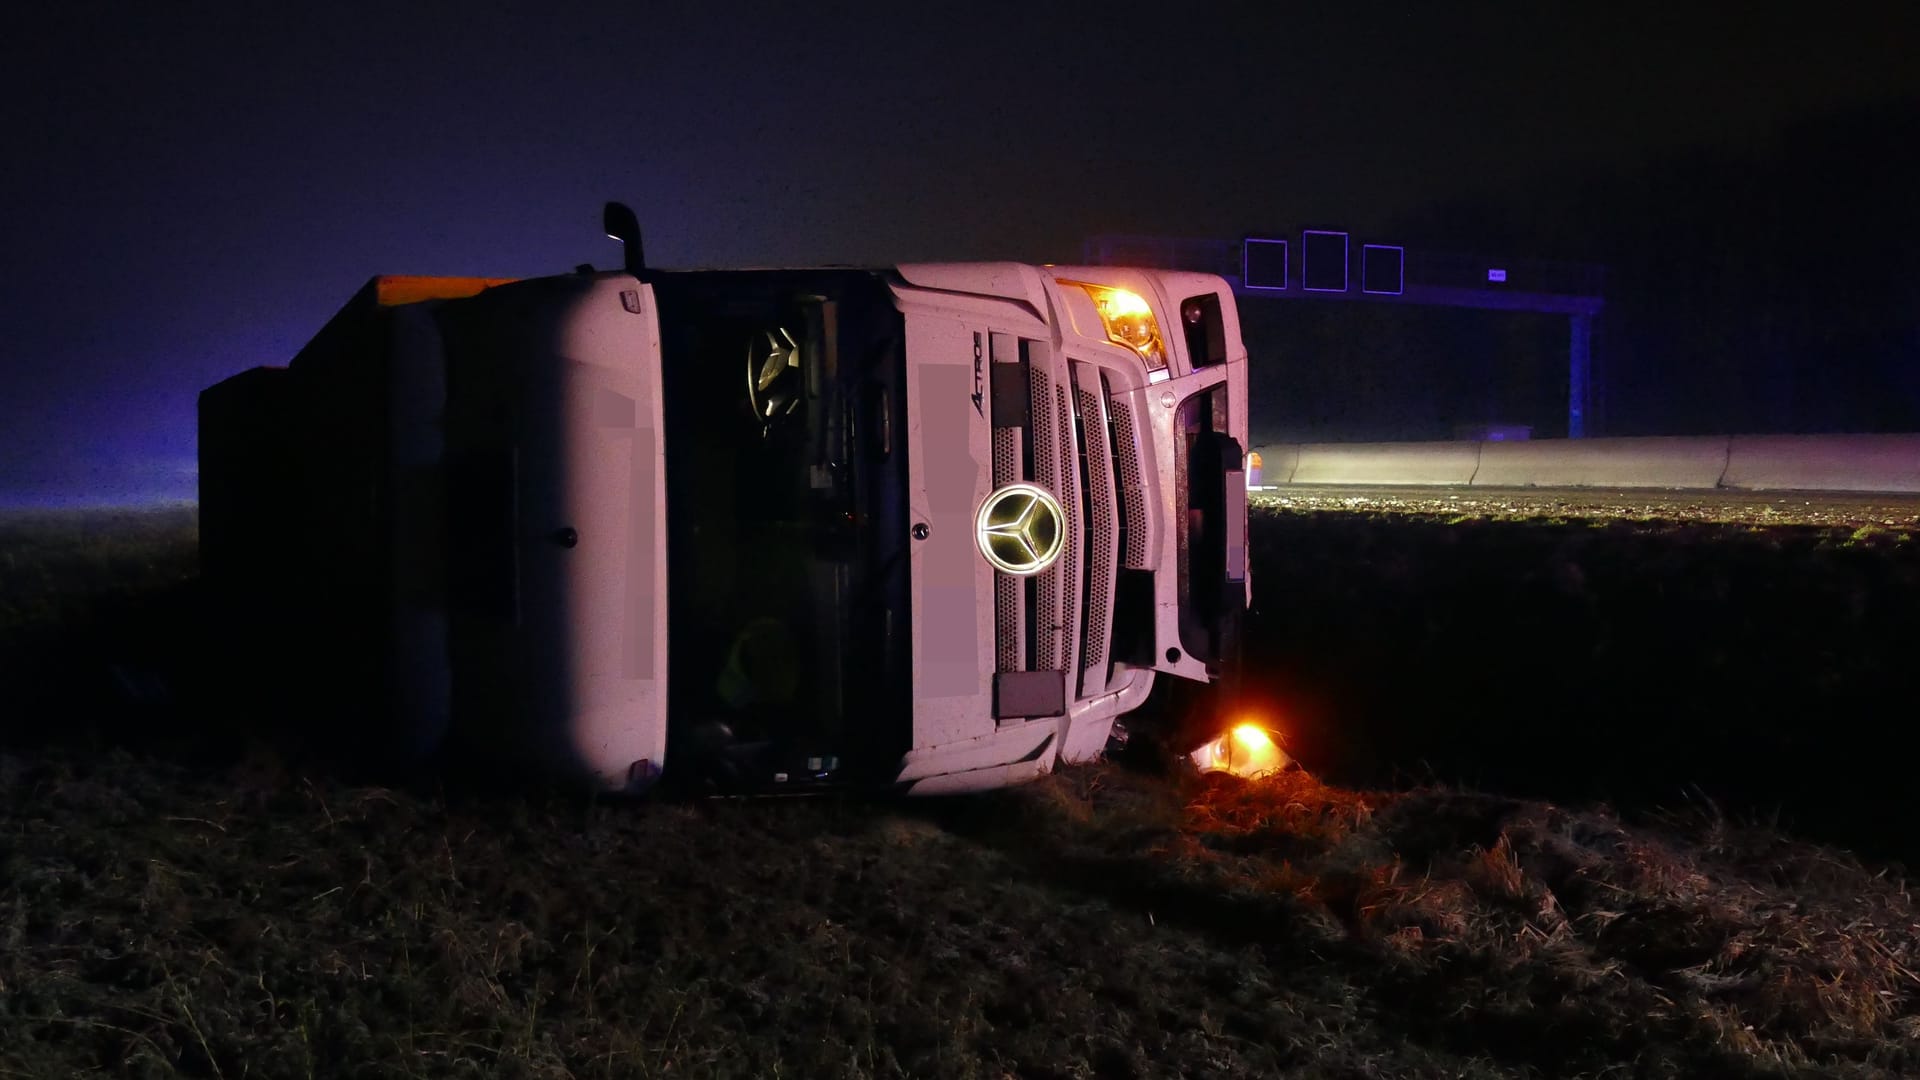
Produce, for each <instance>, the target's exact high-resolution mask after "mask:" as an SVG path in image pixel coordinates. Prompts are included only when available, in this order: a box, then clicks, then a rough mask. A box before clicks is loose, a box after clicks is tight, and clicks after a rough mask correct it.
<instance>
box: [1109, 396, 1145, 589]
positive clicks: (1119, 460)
mask: <svg viewBox="0 0 1920 1080" xmlns="http://www.w3.org/2000/svg"><path fill="white" fill-rule="evenodd" d="M1107 407H1108V408H1109V409H1110V410H1112V414H1113V448H1114V457H1115V460H1114V463H1113V471H1114V475H1115V479H1116V481H1117V483H1118V486H1119V490H1120V503H1121V517H1122V519H1123V520H1124V521H1126V523H1127V529H1126V533H1125V535H1123V536H1122V537H1121V548H1120V565H1122V566H1124V567H1126V568H1127V569H1129V570H1145V569H1147V568H1148V565H1149V564H1148V555H1147V488H1146V479H1145V478H1144V477H1143V476H1141V474H1140V431H1139V429H1138V428H1135V427H1134V426H1133V408H1132V406H1130V405H1128V404H1127V403H1126V401H1124V400H1122V399H1120V398H1113V399H1110V400H1109V401H1108V402H1107Z"/></svg>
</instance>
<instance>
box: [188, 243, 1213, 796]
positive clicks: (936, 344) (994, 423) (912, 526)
mask: <svg viewBox="0 0 1920 1080" xmlns="http://www.w3.org/2000/svg"><path fill="white" fill-rule="evenodd" d="M636 249H637V239H636V240H634V241H630V258H629V265H628V266H627V267H626V268H625V269H622V270H619V271H605V272H601V271H591V270H588V269H586V268H583V269H582V270H581V271H578V272H575V273H573V274H566V275H556V276H553V277H547V278H538V279H531V280H522V281H503V280H498V279H472V278H463V279H419V278H379V279H375V280H374V281H373V282H371V283H370V284H369V285H368V286H367V288H365V289H363V290H362V291H361V292H360V293H359V294H358V295H356V297H355V298H354V300H353V301H351V302H350V303H349V304H348V305H347V307H346V308H345V309H343V310H342V311H341V313H340V314H339V315H337V316H336V317H335V318H334V319H333V320H332V321H330V322H329V323H328V325H327V326H326V327H325V328H323V329H322V331H321V332H320V334H319V335H317V336H316V337H315V339H314V341H313V342H312V343H310V344H309V345H308V346H307V347H306V348H305V349H303V350H302V351H301V352H300V354H298V355H297V356H296V357H295V358H294V359H293V362H292V363H291V364H290V365H289V366H288V367H287V368H282V369H256V370H255V371H253V372H248V373H244V374H242V375H239V376H236V377H234V378H233V379H229V380H227V381H225V382H223V383H220V384H218V385H216V386H214V387H211V388H209V389H208V390H207V391H205V392H204V393H203V394H202V397H201V456H202V461H201V483H202V546H203V565H204V568H205V571H206V574H207V577H208V579H209V583H210V585H212V586H213V588H214V590H215V592H216V594H217V595H218V596H220V597H221V598H222V600H223V603H224V604H225V614H224V616H223V621H224V622H225V623H226V624H227V625H229V626H231V627H233V628H235V630H236V634H235V649H236V655H244V656H245V658H246V662H245V665H244V666H245V667H246V668H247V669H248V670H249V671H253V672H256V673H258V674H260V675H261V676H262V677H261V678H259V679H257V680H256V681H255V683H254V684H253V685H254V686H255V687H256V688H257V690H258V692H259V693H261V694H263V695H264V694H271V693H274V692H275V690H276V688H277V689H278V690H279V691H281V692H282V693H284V691H285V690H286V689H288V688H299V690H300V692H299V693H297V694H295V695H290V696H291V697H293V698H295V699H297V701H298V708H299V711H300V712H301V713H302V714H303V716H304V717H305V722H306V723H307V724H309V725H311V726H314V727H318V728H323V729H327V730H330V731H332V732H334V733H335V734H336V735H340V736H346V737H347V741H348V742H349V743H350V744H351V745H353V746H356V747H360V748H362V750H361V751H356V752H364V753H366V754H369V755H374V754H379V755H390V756H398V757H408V756H417V755H420V754H423V753H431V752H432V751H434V750H436V749H438V748H440V747H442V746H445V745H448V744H455V745H459V746H463V747H466V748H468V749H472V750H475V751H477V752H479V753H481V754H482V755H484V756H487V757H489V758H492V759H494V760H495V761H500V762H506V763H509V764H510V765H511V766H512V767H513V768H515V769H517V770H522V771H525V772H527V773H530V774H536V775H539V776H541V777H546V778H557V779H562V780H566V781H569V782H573V783H583V784H585V785H587V786H590V787H593V788H598V789H607V790H619V791H636V790H643V789H645V788H647V787H650V786H652V785H653V784H654V783H655V782H656V781H659V780H661V779H663V778H665V779H669V780H671V779H674V778H679V779H683V780H685V781H688V782H690V783H693V784H697V785H701V786H703V787H705V788H707V789H712V790H728V791H746V792H754V791H778V790H804V789H808V788H814V787H820V786H823V785H839V784H847V785H856V786H861V787H868V788H879V789H891V790H895V791H901V792H905V793H912V794H940V793H954V792H964V791H977V790H984V789H988V788H993V787H999V786H1003V785H1006V784H1011V783H1016V782H1019V781H1022V780H1026V779H1031V778H1033V777H1036V776H1039V775H1041V774H1043V773H1045V772H1047V771H1048V770H1050V769H1051V768H1052V767H1053V766H1054V765H1055V764H1057V763H1060V762H1072V761H1083V760H1088V759H1091V758H1093V757H1096V756H1098V755H1099V754H1100V753H1101V752H1102V751H1103V750H1104V748H1105V746H1106V744H1107V740H1108V735H1109V732H1110V730H1111V728H1112V726H1113V722H1114V720H1115V718H1116V717H1118V716H1120V715H1121V714H1123V713H1126V712H1128V711H1130V710H1132V709H1135V708H1137V707H1139V706H1140V705H1141V704H1143V703H1144V702H1145V701H1146V700H1147V698H1148V695H1149V694H1150V692H1151V691H1152V689H1153V687H1154V683H1155V680H1156V679H1159V678H1162V677H1173V678H1176V679H1183V680H1195V681H1198V682H1208V681H1212V680H1215V679H1218V678H1220V677H1221V676H1222V674H1223V673H1224V672H1225V670H1226V669H1227V667H1228V666H1229V665H1230V663H1231V661H1232V658H1233V655H1234V652H1235V648H1236V638H1237V632H1238V629H1237V628H1238V621H1239V618H1240V614H1241V612H1242V611H1243V610H1244V608H1245V604H1246V598H1247V588H1248V575H1247V567H1246V506H1245V486H1244V481H1243V480H1242V478H1241V473H1240V470H1241V448H1242V446H1243V445H1244V442H1245V440H1246V429H1247V428H1246V391H1245V388H1246V369H1245V364H1246V353H1245V350H1244V348H1243V347H1242V345H1241V342H1240V333H1239V326H1238V320H1237V317H1236V313H1235V309H1234V305H1233V298H1232V293H1231V292H1230V290H1229V289H1228V287H1227V285H1226V283H1225V282H1224V281H1223V280H1222V279H1220V278H1218V277H1213V276H1209V275H1202V274H1191V273H1176V272H1169V271H1156V270H1141V269H1125V268H1115V267H1068V266H1035V265H1025V264H1015V263H919V264H903V265H899V266H893V267H886V268H871V269H849V268H825V269H776V270H697V271H660V270H652V269H648V268H646V267H644V266H643V265H639V263H638V260H637V258H634V257H632V256H633V252H634V251H635V250H636ZM345 718H353V719H351V720H348V719H345Z"/></svg>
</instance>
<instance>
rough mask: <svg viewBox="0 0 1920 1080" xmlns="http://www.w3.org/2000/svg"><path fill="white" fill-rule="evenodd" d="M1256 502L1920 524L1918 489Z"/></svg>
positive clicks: (1365, 494) (1504, 493) (1345, 493)
mask: <svg viewBox="0 0 1920 1080" xmlns="http://www.w3.org/2000/svg"><path fill="white" fill-rule="evenodd" d="M1249 494H1250V500H1251V501H1252V503H1253V504H1254V505H1255V506H1263V507H1271V508H1274V509H1282V510H1297V511H1316V510H1333V511H1351V512H1355V513H1371V514H1380V513H1388V514H1394V513H1398V514H1423V515H1424V514H1440V515H1446V516H1448V517H1456V516H1465V517H1474V518H1491V519H1514V520H1517V519H1524V518H1543V517H1545V518H1552V517H1558V518H1592V519H1607V520H1622V521H1703V522H1725V523H1733V524H1750V525H1814V526H1823V527H1828V528H1854V529H1858V528H1863V527H1867V526H1874V527H1878V528H1886V529H1896V530H1901V531H1914V530H1920V495H1915V494H1901V495H1872V494H1859V493H1853V492H1824V491H1783V492H1751V491H1672V490H1658V489H1649V488H1636V489H1632V490H1621V489H1608V488H1471V489H1468V488H1448V487H1331V486H1321V485H1317V484H1294V485H1288V486H1286V487H1268V488H1256V489H1254V490H1253V491H1252V492H1250V493H1249Z"/></svg>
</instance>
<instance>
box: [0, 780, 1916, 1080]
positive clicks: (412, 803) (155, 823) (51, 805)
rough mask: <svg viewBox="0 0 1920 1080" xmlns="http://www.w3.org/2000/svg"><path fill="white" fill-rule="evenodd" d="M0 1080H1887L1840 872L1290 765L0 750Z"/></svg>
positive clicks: (1884, 972)
mask: <svg viewBox="0 0 1920 1080" xmlns="http://www.w3.org/2000/svg"><path fill="white" fill-rule="evenodd" d="M0 779H4V785H3V787H0V790H4V796H3V797H0V880H4V881H6V882H7V887H6V889H5V891H4V892H0V1075H26V1076H51V1075H78V1074H88V1073H104V1074H110V1075H135V1076H172V1075H199V1076H222V1077H238V1076H244V1075H255V1076H330V1075H341V1074H343V1073H349V1072H361V1071H365V1072H371V1073H377V1074H381V1075H410V1076H436V1077H439V1076H526V1077H588V1076H656V1075H657V1076H682V1075H691V1076H741V1077H746V1076H849V1077H869V1076H941V1077H946V1076H952V1077H999V1076H1007V1075H1013V1076H1058V1077H1076V1076H1141V1077H1145V1076H1173V1075H1191V1076H1220V1077H1252V1076H1271V1075H1277V1074H1280V1073H1283V1072H1285V1073H1288V1074H1290V1075H1295V1074H1297V1075H1318V1076H1402V1075H1417V1076H1459V1075H1474V1076H1532V1075H1556V1076H1557V1075H1608V1074H1612V1075H1651V1076H1700V1075H1715V1076H1766V1075H1786V1074H1800V1073H1805V1072H1819V1073H1821V1074H1825V1075H1842V1076H1861V1077H1869V1076H1876V1077H1877V1076H1886V1077H1892V1076H1902V1075H1912V1074H1913V1072H1914V1071H1916V1070H1920V1030H1916V1024H1915V1021H1914V1020H1913V1018H1912V1016H1913V1013H1914V1012H1915V1006H1916V1003H1920V979H1916V978H1915V975H1914V970H1915V969H1916V968H1920V929H1917V928H1916V924H1917V923H1920V913H1916V911H1915V909H1914V905H1913V902H1912V899H1911V897H1910V896H1909V895H1908V893H1907V891H1906V887H1905V884H1904V883H1903V882H1902V881H1901V880H1900V879H1898V878H1896V877H1892V876H1876V875H1875V874H1872V873H1869V872H1868V871H1867V870H1865V869H1863V868H1862V867H1861V866H1859V865H1858V864H1857V863H1855V862H1854V861H1852V860H1851V859H1849V858H1848V857H1846V856H1844V855H1840V854H1838V853H1835V852H1832V851H1830V850H1826V849H1821V848H1815V847H1808V846H1804V845H1799V844H1796V843H1793V842H1791V841H1788V840H1785V839H1782V838H1780V837H1777V836H1771V835H1767V834H1764V833H1760V832H1755V831H1751V830H1742V829H1736V828H1733V827H1730V826H1728V825H1727V824H1726V823H1724V822H1721V821H1715V820H1710V819H1701V820H1695V821H1686V822H1682V821H1674V822H1669V823H1666V824H1664V825H1662V826H1659V827H1657V828H1645V827H1634V826H1630V825H1627V824H1624V823H1622V822H1621V821H1620V820H1619V819H1618V818H1617V817H1615V816H1614V815H1613V814H1611V813H1610V812H1608V811H1606V810H1605V809H1598V808H1596V809H1586V810H1577V811H1576V810H1569V809H1564V808H1560V807H1555V806H1551V805H1547V804H1542V803H1533V802H1519V801H1514V800H1508V799H1500V798H1495V797H1491V796H1482V795H1474V794H1469V793H1462V792H1457V791H1448V790H1442V789H1423V790H1417V791H1411V792H1406V793H1398V794H1396V793H1367V792H1355V791H1350V790H1344V789H1341V788H1336V787H1331V786H1327V785H1325V784H1322V783H1320V782H1319V781H1317V780H1315V779H1314V778H1312V777H1311V776H1308V775H1306V774H1305V773H1302V772H1297V771H1296V772H1290V773H1286V774H1282V775H1280V776H1277V777H1273V778H1270V779H1267V780H1262V781H1256V782H1242V781H1236V780H1231V779H1224V778H1209V779H1205V780H1201V779H1192V780H1165V779H1154V778H1149V777H1145V776H1141V775H1139V774H1136V773H1131V772H1128V771H1125V770H1122V769H1120V768H1118V767H1114V766H1099V767H1089V768H1081V769H1073V770H1068V771H1065V772H1063V773H1060V774H1058V775H1055V776H1053V777H1051V778H1049V779H1047V780H1045V781H1043V782H1042V783H1039V784H1036V785H1033V786H1031V787H1028V788H1025V789H1020V790H1016V791H1012V792H1008V793H1004V794H1003V795H1001V796H997V797H993V798H987V799H976V800H970V801H965V802H955V803H950V804H942V805H937V806H924V805H918V804H905V805H903V804H879V805H874V804H864V803H856V802H846V801H837V800H828V799H820V800H811V801H799V802H792V801H783V802H771V803H769V802H762V803H738V802H732V803H717V804H694V805H676V804H651V805H641V804H625V805H622V804H594V803H586V802H571V801H567V800H555V799H546V798H541V797H533V796H516V795H498V794H488V793H482V792H465V793H461V792H447V791H427V790H415V791H409V790H400V789H387V788H377V787H355V786H350V785H346V784H343V783H339V782H337V781H331V780H328V779H325V778H322V777H310V776H303V775H301V774H300V772H299V770H297V769H289V768H285V767H283V766H279V765H278V764H277V763H275V762H274V761H273V760H272V757H271V755H270V754H266V753H256V754H255V755H253V756H251V757H249V758H244V759H242V760H241V761H239V762H236V763H235V764H233V765H232V766H230V767H228V768H226V769H218V770H216V769H211V768H204V767H187V766H182V765H175V764H170V763H167V762H165V761H161V760H155V759H151V758H142V757H136V756H133V755H129V754H122V753H116V754H110V755H108V756H106V757H104V758H99V759H86V758H83V757H77V756H73V755H69V754H67V753H65V752H61V751H40V752H37V753H35V754H33V755H28V756H19V755H16V756H10V757H4V758H0Z"/></svg>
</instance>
